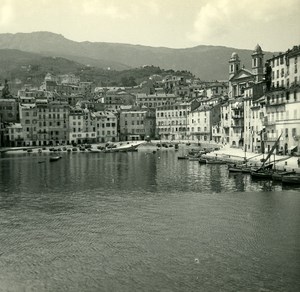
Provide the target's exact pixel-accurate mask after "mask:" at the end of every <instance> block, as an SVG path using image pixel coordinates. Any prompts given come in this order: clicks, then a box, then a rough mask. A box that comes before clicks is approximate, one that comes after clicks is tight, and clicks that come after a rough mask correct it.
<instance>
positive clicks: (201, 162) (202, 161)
mask: <svg viewBox="0 0 300 292" xmlns="http://www.w3.org/2000/svg"><path fill="white" fill-rule="evenodd" d="M198 162H199V163H200V164H206V159H205V158H201V157H200V158H199V160H198Z"/></svg>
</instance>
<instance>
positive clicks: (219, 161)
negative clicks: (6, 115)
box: [206, 159, 227, 164]
mask: <svg viewBox="0 0 300 292" xmlns="http://www.w3.org/2000/svg"><path fill="white" fill-rule="evenodd" d="M206 164H227V162H226V161H224V160H217V159H206Z"/></svg>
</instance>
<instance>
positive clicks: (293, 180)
mask: <svg viewBox="0 0 300 292" xmlns="http://www.w3.org/2000/svg"><path fill="white" fill-rule="evenodd" d="M282 183H284V184H297V185H300V174H293V175H292V174H291V175H285V176H282Z"/></svg>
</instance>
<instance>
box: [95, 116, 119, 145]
mask: <svg viewBox="0 0 300 292" xmlns="http://www.w3.org/2000/svg"><path fill="white" fill-rule="evenodd" d="M91 118H92V119H94V120H95V122H96V131H97V141H98V142H102V143H103V142H116V141H119V135H118V117H117V114H116V113H114V112H110V111H97V112H92V113H91Z"/></svg>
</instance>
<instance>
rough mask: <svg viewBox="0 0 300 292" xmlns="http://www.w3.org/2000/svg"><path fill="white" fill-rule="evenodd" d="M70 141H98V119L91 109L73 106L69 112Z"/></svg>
mask: <svg viewBox="0 0 300 292" xmlns="http://www.w3.org/2000/svg"><path fill="white" fill-rule="evenodd" d="M69 129H70V131H69V143H70V144H75V143H76V144H81V143H95V142H97V130H96V121H95V120H94V119H92V117H91V113H90V111H89V110H88V109H87V108H85V109H82V108H72V109H71V110H70V113H69Z"/></svg>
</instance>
